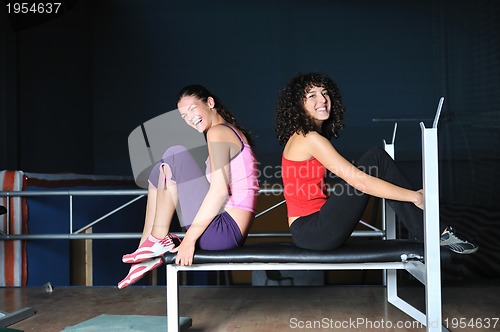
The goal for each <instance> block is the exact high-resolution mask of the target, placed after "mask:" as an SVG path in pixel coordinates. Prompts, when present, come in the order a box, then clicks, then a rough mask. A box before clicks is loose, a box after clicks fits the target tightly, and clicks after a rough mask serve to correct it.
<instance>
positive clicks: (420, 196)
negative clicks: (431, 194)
mask: <svg viewBox="0 0 500 332" xmlns="http://www.w3.org/2000/svg"><path fill="white" fill-rule="evenodd" d="M416 194H417V195H416V199H415V201H414V202H413V204H415V205H416V206H417V207H418V208H420V209H422V210H423V209H424V190H423V189H420V190H417V191H416Z"/></svg>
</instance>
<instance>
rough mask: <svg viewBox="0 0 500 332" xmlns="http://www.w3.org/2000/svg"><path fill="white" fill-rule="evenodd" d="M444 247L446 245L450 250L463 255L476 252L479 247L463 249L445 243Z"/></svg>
mask: <svg viewBox="0 0 500 332" xmlns="http://www.w3.org/2000/svg"><path fill="white" fill-rule="evenodd" d="M443 247H446V248H447V249H448V250H450V251H453V252H454V253H456V254H461V255H469V254H473V253H475V252H476V251H477V250H478V249H479V247H475V248H474V249H465V250H462V251H458V250H455V249H454V248H453V247H452V246H450V245H448V244H444V245H443Z"/></svg>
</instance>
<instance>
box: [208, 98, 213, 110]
mask: <svg viewBox="0 0 500 332" xmlns="http://www.w3.org/2000/svg"><path fill="white" fill-rule="evenodd" d="M207 104H208V107H210V108H214V107H215V100H214V98H212V97H208V98H207Z"/></svg>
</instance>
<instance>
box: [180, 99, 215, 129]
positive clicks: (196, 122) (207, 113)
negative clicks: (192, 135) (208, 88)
mask: <svg viewBox="0 0 500 332" xmlns="http://www.w3.org/2000/svg"><path fill="white" fill-rule="evenodd" d="M213 107H214V100H213V98H212V97H208V98H207V101H206V102H204V101H202V100H200V99H198V98H196V97H194V96H185V97H182V98H181V100H179V102H178V103H177V108H178V110H179V113H180V114H181V117H182V118H183V119H184V121H186V123H187V124H188V125H189V126H190V127H192V128H194V129H196V130H197V131H198V132H200V133H202V132H205V131H207V130H208V129H209V128H210V127H211V126H212V122H213V120H214V116H215V114H216V112H215V111H214V110H213Z"/></svg>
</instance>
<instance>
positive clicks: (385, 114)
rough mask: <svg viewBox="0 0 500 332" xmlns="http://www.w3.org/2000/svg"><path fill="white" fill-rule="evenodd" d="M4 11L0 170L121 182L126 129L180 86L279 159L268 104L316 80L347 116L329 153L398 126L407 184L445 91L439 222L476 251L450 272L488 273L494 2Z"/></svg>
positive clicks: (497, 224) (495, 180)
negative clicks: (327, 80)
mask: <svg viewBox="0 0 500 332" xmlns="http://www.w3.org/2000/svg"><path fill="white" fill-rule="evenodd" d="M0 3H1V4H2V9H1V10H0V169H18V170H23V171H25V172H35V173H60V172H71V173H78V174H95V175H122V176H132V171H131V167H130V161H129V154H128V146H127V138H128V135H129V134H130V132H131V131H132V130H133V129H134V128H136V127H137V126H139V125H140V124H141V123H143V122H145V121H147V120H149V119H151V118H153V117H155V116H157V115H159V114H162V113H164V112H167V111H170V110H172V109H174V108H175V95H176V93H177V92H178V90H179V89H180V88H182V87H183V86H184V85H187V84H191V83H201V84H204V85H206V86H207V87H208V88H209V89H210V90H212V91H213V92H214V93H216V94H217V95H219V96H220V97H221V98H222V100H223V101H224V103H225V104H226V105H227V106H228V107H229V109H230V110H231V111H232V112H233V113H234V115H235V116H236V117H237V118H238V119H239V120H240V121H241V123H242V124H243V125H244V126H245V127H246V128H247V129H249V130H250V131H251V132H252V133H253V134H254V137H255V139H256V141H257V148H256V153H257V156H258V158H259V161H260V163H261V167H265V166H277V165H279V161H280V153H281V148H280V146H279V145H278V142H277V140H276V138H275V136H274V128H273V122H272V121H273V118H274V106H275V100H276V96H277V94H278V92H279V90H280V89H281V88H282V87H283V86H284V84H285V83H286V82H287V81H288V80H289V79H290V78H291V77H292V76H294V75H295V74H297V73H298V72H308V71H321V72H324V73H326V74H328V75H330V76H331V77H332V78H333V79H334V80H335V81H336V82H337V83H338V85H339V86H340V88H341V90H342V93H343V97H344V103H345V105H346V107H347V110H348V113H347V114H346V118H345V123H346V128H345V130H344V131H343V132H342V134H341V137H340V138H339V139H338V140H337V141H336V142H335V146H336V147H337V148H338V149H339V150H340V151H341V152H342V153H343V154H344V155H345V156H346V157H347V158H349V159H355V158H356V157H357V156H359V155H360V154H361V153H362V152H363V151H364V150H366V149H367V148H369V147H371V146H373V145H380V144H381V143H382V139H386V140H390V139H391V136H392V129H393V126H394V121H393V120H392V119H398V134H397V137H396V158H397V159H398V162H399V163H400V165H401V167H402V168H403V169H404V170H405V171H406V172H407V173H408V176H409V177H410V179H411V180H412V181H413V182H414V183H415V185H417V186H418V185H419V184H420V183H419V181H420V173H419V172H420V153H421V152H420V129H419V126H418V123H419V122H420V121H424V122H425V123H426V124H427V125H430V124H431V123H432V118H433V116H434V112H435V110H436V106H437V102H438V99H439V97H440V96H445V98H446V101H445V107H444V110H443V116H442V121H441V122H440V129H439V140H440V176H441V183H440V188H441V203H442V213H443V216H442V220H443V221H444V222H447V223H450V224H454V223H456V224H458V225H459V227H460V228H461V229H462V230H464V232H465V233H466V234H468V237H469V238H471V239H473V240H474V241H476V242H478V243H479V244H480V246H481V249H480V252H478V254H476V255H474V256H473V257H472V258H471V257H467V258H457V261H456V262H455V263H458V265H461V266H466V267H467V268H466V269H465V272H464V271H462V270H461V272H460V273H459V275H457V277H468V276H471V277H475V278H484V279H491V278H499V276H500V267H499V265H500V263H499V259H498V258H497V257H499V255H498V254H499V253H500V249H499V246H498V245H496V243H497V242H498V241H497V239H498V237H499V236H498V235H500V234H499V233H500V217H499V216H500V213H499V207H498V202H499V201H500V194H499V193H498V189H497V188H498V186H499V184H500V180H499V177H498V174H497V170H498V166H499V160H498V159H499V151H500V144H499V143H500V137H499V136H500V131H499V128H500V93H499V91H500V65H499V61H500V23H499V19H500V2H499V1H495V0H481V1H467V0H453V1H451V0H450V1H445V0H421V1H404V0H403V1H402V0H378V1H373V0H354V1H336V0H328V1H326V0H325V1H322V0H317V1H311V2H305V1H292V0H289V1H277V0H266V1H263V0H252V1H247V0H242V1H201V0H200V1H163V0H162V1H159V0H158V1H155V0H149V1H137V0H135V1H131V0H114V1H113V0H103V1H92V0H79V1H78V0H71V1H70V0H67V1H63V5H62V7H61V12H60V13H59V14H58V15H52V16H49V15H46V16H43V15H40V14H34V15H25V16H22V15H21V14H18V15H13V14H11V15H8V14H7V11H6V2H5V1H3V2H0ZM374 119H377V120H379V121H374ZM261 180H262V179H261ZM265 180H267V181H272V180H273V179H265ZM274 181H276V182H279V181H280V179H274ZM492 243H495V244H492ZM455 265H457V264H455Z"/></svg>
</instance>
